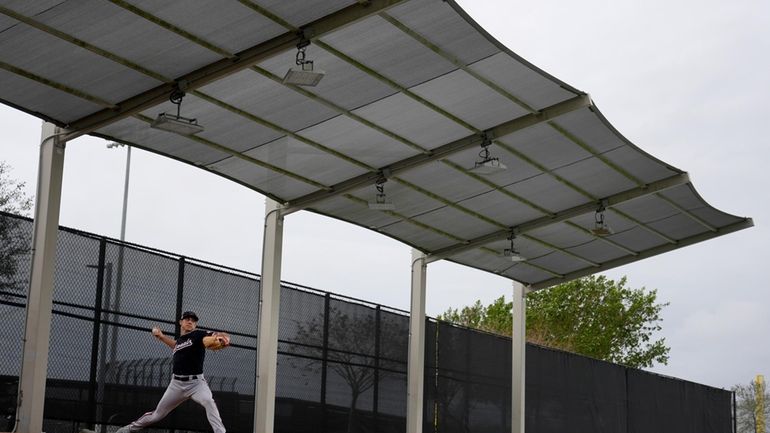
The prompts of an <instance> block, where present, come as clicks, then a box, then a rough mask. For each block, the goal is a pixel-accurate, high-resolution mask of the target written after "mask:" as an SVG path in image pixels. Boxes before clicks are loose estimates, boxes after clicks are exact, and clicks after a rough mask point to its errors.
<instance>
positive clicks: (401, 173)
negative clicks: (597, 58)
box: [0, 0, 752, 288]
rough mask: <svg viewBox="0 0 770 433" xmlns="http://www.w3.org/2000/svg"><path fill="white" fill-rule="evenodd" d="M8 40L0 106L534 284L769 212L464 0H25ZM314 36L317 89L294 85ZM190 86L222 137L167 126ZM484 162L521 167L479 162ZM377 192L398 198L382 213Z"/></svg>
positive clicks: (194, 110) (185, 110) (728, 228)
mask: <svg viewBox="0 0 770 433" xmlns="http://www.w3.org/2000/svg"><path fill="white" fill-rule="evenodd" d="M0 35H2V37H0V83H2V85H0V100H2V101H3V102H4V103H6V104H8V105H11V106H14V107H16V108H19V109H21V110H24V111H26V112H28V113H31V114H34V115H36V116H38V117H41V118H43V119H46V120H49V121H52V122H54V123H56V124H58V125H60V126H62V127H65V128H67V129H68V130H69V131H70V132H71V133H70V135H69V138H74V137H76V136H79V135H83V134H93V135H97V136H100V137H104V138H107V139H109V140H114V141H119V142H122V143H126V144H129V145H131V146H136V147H138V148H142V149H145V150H148V151H151V152H155V153H158V154H162V155H165V156H168V157H171V158H174V159H177V160H180V161H184V162H187V163H189V164H194V165H196V166H198V167H200V168H202V169H204V170H208V171H211V172H214V173H217V174H219V175H221V176H224V177H226V178H229V179H231V180H233V181H235V182H238V183H240V184H242V185H244V186H246V187H248V188H251V189H253V190H255V191H259V192H260V193H262V194H265V195H267V196H269V197H271V198H273V199H275V200H277V201H279V202H281V203H284V204H285V205H286V206H287V208H288V209H291V210H298V209H307V210H311V211H313V212H317V213H320V214H323V215H328V216H331V217H334V218H338V219H341V220H344V221H348V222H351V223H353V224H357V225H360V226H363V227H366V228H370V229H371V230H375V231H377V232H380V233H382V234H385V235H387V236H390V237H393V238H395V239H398V240H400V241H402V242H404V243H406V244H408V245H411V246H413V247H414V248H417V249H419V250H422V251H423V252H425V253H427V254H428V255H429V257H431V258H432V259H448V260H451V261H454V262H457V263H461V264H465V265H468V266H471V267H474V268H478V269H482V270H486V271H489V272H494V273H496V274H499V275H502V276H505V277H508V278H511V279H515V280H517V281H520V282H522V283H525V284H529V285H531V286H532V287H533V288H543V287H548V286H550V285H553V284H557V283H560V282H564V281H567V280H569V279H571V278H575V277H578V276H582V275H587V274H591V273H595V272H599V271H602V270H605V269H609V268H612V267H615V266H619V265H622V264H625V263H630V262H633V261H636V260H640V259H643V258H645V257H649V256H653V255H656V254H660V253H663V252H666V251H669V250H673V249H676V248H680V247H683V246H686V245H690V244H693V243H696V242H700V241H703V240H706V239H710V238H713V237H716V236H720V235H723V234H726V233H730V232H733V231H736V230H740V229H743V228H747V227H750V226H751V225H752V221H751V219H749V218H740V217H736V216H732V215H728V214H726V213H724V212H721V211H719V210H717V209H715V208H713V207H711V206H709V205H708V204H707V203H706V202H705V201H704V200H703V199H702V198H701V197H700V196H699V195H698V194H697V193H696V192H695V189H694V188H693V186H692V185H691V183H690V182H689V180H688V177H687V175H686V173H684V172H683V171H681V170H679V169H677V168H674V167H672V166H670V165H667V164H665V163H664V162H662V161H659V160H658V159H656V158H654V157H652V156H650V155H648V154H646V153H645V152H643V151H641V150H640V149H639V148H637V147H636V146H634V145H633V144H632V143H630V142H629V141H628V140H626V139H625V138H624V137H623V136H622V135H621V134H620V133H619V132H618V131H616V130H615V129H614V128H613V127H612V126H611V125H610V124H609V123H608V122H607V120H606V119H605V118H604V117H603V116H602V114H601V113H600V112H599V110H598V109H597V108H596V106H595V105H594V104H593V102H592V101H591V100H590V98H589V97H588V96H587V95H586V94H585V93H583V92H581V91H578V90H576V89H574V88H572V87H571V86H569V85H567V84H565V83H563V82H561V81H559V80H557V79H555V78H554V77H551V76H550V75H548V74H547V73H545V72H543V71H541V70H539V69H538V68H536V67H535V66H533V65H531V64H529V63H528V62H526V61H525V60H523V59H522V58H520V57H518V56H517V55H515V54H514V53H512V52H511V51H509V50H508V49H507V48H505V47H504V46H502V45H501V44H500V43H499V42H497V41H496V40H494V39H493V38H492V37H491V36H490V35H488V34H487V33H486V32H485V31H484V30H483V29H481V28H480V27H479V26H478V25H477V24H475V23H474V22H473V20H471V19H470V18H469V17H468V16H467V15H466V14H465V13H464V12H463V11H462V10H461V9H460V7H459V6H457V4H455V3H454V2H453V1H451V0H449V1H441V0H404V1H396V0H390V1H387V0H379V1H378V0H370V1H355V0H302V1H276V0H251V1H249V0H240V1H236V0H228V1H216V2H154V1H150V0H109V1H105V0H83V1H61V0H35V1H28V0H15V1H4V2H3V3H2V5H0ZM303 41H309V42H311V44H310V46H309V47H307V48H306V55H307V58H308V59H312V60H313V61H314V67H315V68H316V69H321V70H323V71H324V72H325V76H324V77H323V79H322V80H321V81H320V83H319V84H318V85H317V86H316V87H300V86H296V85H291V84H284V83H283V76H284V74H285V73H286V71H287V70H288V69H289V68H290V67H293V66H295V56H296V53H297V48H296V46H297V44H299V43H301V42H303ZM180 87H181V89H182V90H185V91H186V93H187V94H186V97H185V98H184V99H183V103H182V105H181V111H180V114H181V115H182V116H184V117H188V118H195V119H197V121H198V122H199V123H200V125H201V126H203V127H204V130H203V131H202V132H199V133H197V134H194V135H184V134H177V133H173V132H166V131H164V130H160V129H155V128H151V123H152V122H153V120H154V119H155V118H156V117H157V115H158V114H159V113H161V112H166V113H176V107H175V106H174V105H173V104H172V103H171V102H169V95H170V94H171V93H172V92H173V91H174V90H175V89H177V88H180ZM485 156H486V157H488V158H486V159H490V158H497V159H498V161H499V162H501V163H502V164H503V165H505V166H506V167H507V169H506V170H501V171H496V172H493V173H491V174H480V173H478V171H477V170H472V168H474V167H475V165H476V162H478V161H480V159H481V160H483V159H485V158H484V157H485ZM492 165H494V163H493V164H492ZM481 168H482V169H483V168H486V167H481ZM383 181H386V182H385V183H382V182H383ZM378 182H379V183H380V184H381V185H380V186H381V187H382V191H378V190H377V188H376V184H377V183H378ZM378 192H382V193H384V194H385V196H383V197H381V198H382V199H383V200H380V201H381V202H388V203H389V202H392V204H393V208H392V209H389V206H387V205H383V206H374V207H375V208H374V209H372V208H370V206H369V205H368V204H369V203H371V202H376V199H377V197H376V195H377V194H378ZM381 204H382V203H381ZM597 221H598V222H597ZM602 221H603V224H602ZM597 224H598V226H599V227H598V228H601V229H604V228H609V233H604V234H601V233H600V232H601V231H597V230H595V229H596V228H597ZM605 226H608V227H605ZM511 238H513V240H511ZM512 244H513V245H512ZM506 249H507V250H515V252H516V253H519V255H520V256H523V258H525V260H523V261H513V260H512V258H511V257H510V256H511V255H515V254H512V253H511V251H508V253H509V254H507V255H506V254H505V250H506Z"/></svg>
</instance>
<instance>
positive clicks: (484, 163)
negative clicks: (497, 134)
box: [469, 134, 508, 175]
mask: <svg viewBox="0 0 770 433" xmlns="http://www.w3.org/2000/svg"><path fill="white" fill-rule="evenodd" d="M491 145H492V140H491V139H490V138H489V136H488V135H486V134H484V138H483V139H482V141H481V151H480V152H479V159H478V161H476V162H475V163H474V164H473V167H472V168H471V169H470V170H469V171H470V172H472V173H476V174H483V175H490V174H495V173H499V172H501V171H504V170H506V169H507V168H508V167H506V166H505V164H503V163H502V162H500V158H497V157H493V156H492V154H491V153H490V152H489V146H491Z"/></svg>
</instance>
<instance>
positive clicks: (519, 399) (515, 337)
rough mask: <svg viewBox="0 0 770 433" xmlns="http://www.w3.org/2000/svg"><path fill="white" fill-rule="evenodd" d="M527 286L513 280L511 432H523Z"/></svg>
mask: <svg viewBox="0 0 770 433" xmlns="http://www.w3.org/2000/svg"><path fill="white" fill-rule="evenodd" d="M527 292H529V290H528V288H526V287H524V285H523V284H521V283H519V282H517V281H514V282H513V311H512V313H513V334H512V338H511V344H513V347H512V349H513V350H512V351H511V352H512V353H513V355H512V356H513V359H512V362H511V367H512V369H513V370H512V372H511V373H512V374H511V379H512V383H511V393H512V395H511V433H524V418H525V412H524V397H525V377H526V369H525V354H526V351H527V338H526V334H527V301H526V296H527Z"/></svg>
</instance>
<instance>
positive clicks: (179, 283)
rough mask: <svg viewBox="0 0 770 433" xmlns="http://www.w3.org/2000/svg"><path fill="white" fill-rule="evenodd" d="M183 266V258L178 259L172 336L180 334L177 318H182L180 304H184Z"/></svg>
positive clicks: (180, 329)
mask: <svg viewBox="0 0 770 433" xmlns="http://www.w3.org/2000/svg"><path fill="white" fill-rule="evenodd" d="M184 265H185V258H184V257H180V258H179V272H177V280H176V317H175V318H174V335H179V334H181V333H182V328H181V327H180V325H179V318H180V317H182V304H183V303H184Z"/></svg>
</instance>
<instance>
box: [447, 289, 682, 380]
mask: <svg viewBox="0 0 770 433" xmlns="http://www.w3.org/2000/svg"><path fill="white" fill-rule="evenodd" d="M656 301H657V291H656V290H651V291H647V290H646V289H645V288H640V289H632V288H628V287H626V278H625V277H623V278H621V279H620V280H619V281H614V280H610V279H608V278H606V277H604V276H589V277H584V278H580V279H577V280H573V281H570V282H567V283H564V284H559V285H558V286H554V287H551V288H549V289H545V290H540V291H537V292H533V293H530V294H529V295H527V340H528V341H530V342H532V343H535V344H540V345H543V346H548V347H553V348H557V349H561V350H566V351H569V352H573V353H578V354H581V355H586V356H590V357H592V358H596V359H603V360H606V361H610V362H614V363H618V364H623V365H627V366H629V367H634V368H643V367H651V366H652V365H653V364H655V363H660V364H666V363H667V362H668V352H669V350H670V348H669V347H667V346H666V342H665V339H664V338H660V339H657V340H655V339H653V336H654V334H655V333H656V332H658V331H660V330H661V326H660V322H661V321H662V319H661V317H660V313H661V311H662V309H663V308H664V307H665V306H666V305H668V304H667V303H657V302H656ZM511 310H512V303H511V302H506V301H505V298H504V297H500V298H499V299H496V300H495V301H494V302H492V303H491V304H490V305H488V306H484V305H482V304H481V302H480V301H476V303H475V304H473V305H471V306H469V307H463V308H462V309H460V310H457V309H451V308H450V309H449V310H447V311H446V312H445V313H444V314H442V315H440V316H439V317H438V318H439V320H445V321H448V322H452V323H457V324H459V325H463V326H468V327H472V328H477V329H481V330H484V331H488V332H494V333H497V334H502V335H511V329H512V323H513V322H512V316H511Z"/></svg>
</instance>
